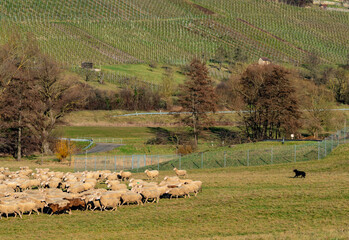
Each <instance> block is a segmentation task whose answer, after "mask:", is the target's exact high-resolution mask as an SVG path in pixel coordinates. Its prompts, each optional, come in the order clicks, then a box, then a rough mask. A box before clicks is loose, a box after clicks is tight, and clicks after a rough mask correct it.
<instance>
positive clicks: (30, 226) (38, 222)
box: [0, 144, 349, 239]
mask: <svg viewBox="0 0 349 240" xmlns="http://www.w3.org/2000/svg"><path fill="white" fill-rule="evenodd" d="M348 153H349V144H346V145H342V146H340V147H338V148H337V149H336V150H335V151H334V152H332V153H331V154H330V155H329V156H328V157H327V158H326V159H324V160H320V161H310V162H306V163H297V164H296V163H291V164H281V165H271V166H263V167H262V166H261V167H238V168H225V169H208V170H207V169H206V170H191V171H189V178H191V179H195V180H201V181H203V191H202V192H201V193H200V194H199V195H198V196H197V197H196V198H195V197H191V198H190V199H184V198H181V199H178V200H176V199H172V200H169V199H161V200H160V202H159V204H157V205H156V204H146V205H145V206H128V207H126V206H124V207H120V208H119V209H118V211H117V212H99V211H95V212H91V211H86V212H83V211H74V212H73V214H72V215H68V214H62V215H57V216H51V217H50V216H48V215H47V214H43V215H41V214H40V215H39V216H37V215H31V216H27V215H25V216H24V217H23V219H19V218H8V219H6V218H3V219H2V220H1V224H0V238H1V239H14V238H16V239H38V238H40V239H348V238H349V227H348V226H349V218H348V215H349V205H348V200H349V189H348V182H349V173H348V172H349V166H348V160H347V157H346V156H347V155H348ZM0 164H1V166H10V167H14V166H16V167H18V165H20V164H17V163H14V162H4V161H2V162H0ZM23 164H27V162H23ZM49 167H52V169H56V170H59V169H61V170H63V169H65V170H69V168H68V167H64V168H58V167H56V166H54V165H49ZM294 168H297V169H300V170H304V171H306V172H307V177H306V178H305V179H294V178H291V177H292V176H293V172H292V170H293V169H294ZM166 175H173V172H172V171H166V172H161V173H160V177H161V178H163V177H164V176H166ZM135 177H140V178H144V177H145V175H144V173H143V174H142V173H138V174H135Z"/></svg>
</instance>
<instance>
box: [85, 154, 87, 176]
mask: <svg viewBox="0 0 349 240" xmlns="http://www.w3.org/2000/svg"><path fill="white" fill-rule="evenodd" d="M86 168H87V151H86V155H85V171H86Z"/></svg>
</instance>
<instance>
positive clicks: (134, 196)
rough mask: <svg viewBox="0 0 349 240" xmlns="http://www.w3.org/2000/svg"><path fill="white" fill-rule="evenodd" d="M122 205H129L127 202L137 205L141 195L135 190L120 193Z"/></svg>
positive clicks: (140, 200)
mask: <svg viewBox="0 0 349 240" xmlns="http://www.w3.org/2000/svg"><path fill="white" fill-rule="evenodd" d="M121 199H122V205H125V204H127V205H129V203H137V205H139V204H142V205H143V202H142V195H140V194H138V193H135V192H127V193H124V194H122V195H121Z"/></svg>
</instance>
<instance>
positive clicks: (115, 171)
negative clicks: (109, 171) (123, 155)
mask: <svg viewBox="0 0 349 240" xmlns="http://www.w3.org/2000/svg"><path fill="white" fill-rule="evenodd" d="M114 163H115V165H114V167H115V172H116V156H114Z"/></svg>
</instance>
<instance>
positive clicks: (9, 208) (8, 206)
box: [0, 203, 22, 219]
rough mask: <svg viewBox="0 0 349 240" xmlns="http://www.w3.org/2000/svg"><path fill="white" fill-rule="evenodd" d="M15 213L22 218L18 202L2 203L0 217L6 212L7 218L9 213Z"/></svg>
mask: <svg viewBox="0 0 349 240" xmlns="http://www.w3.org/2000/svg"><path fill="white" fill-rule="evenodd" d="M11 213H14V214H15V217H16V216H17V214H18V215H19V216H20V218H22V214H21V212H20V211H19V209H18V205H17V204H16V203H4V204H0V219H1V218H2V214H6V218H8V215H9V214H11Z"/></svg>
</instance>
